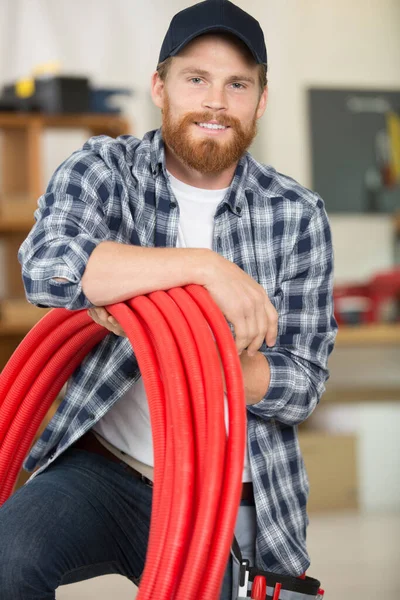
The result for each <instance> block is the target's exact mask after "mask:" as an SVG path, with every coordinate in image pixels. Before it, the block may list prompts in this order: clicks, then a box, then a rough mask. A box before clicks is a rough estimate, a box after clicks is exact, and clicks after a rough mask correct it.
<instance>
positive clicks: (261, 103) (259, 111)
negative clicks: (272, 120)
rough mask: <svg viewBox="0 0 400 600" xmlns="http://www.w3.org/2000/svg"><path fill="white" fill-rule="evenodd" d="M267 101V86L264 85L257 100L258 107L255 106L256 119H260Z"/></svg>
mask: <svg viewBox="0 0 400 600" xmlns="http://www.w3.org/2000/svg"><path fill="white" fill-rule="evenodd" d="M267 101H268V86H267V85H266V86H265V88H264V90H263V93H262V94H261V97H260V100H259V101H258V108H257V113H256V117H257V119H260V118H261V117H262V116H263V114H264V112H265V109H266V108H267Z"/></svg>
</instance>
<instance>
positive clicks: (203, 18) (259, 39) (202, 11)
mask: <svg viewBox="0 0 400 600" xmlns="http://www.w3.org/2000/svg"><path fill="white" fill-rule="evenodd" d="M217 31H221V32H228V33H231V34H233V35H235V36H237V37H238V38H239V39H241V40H242V42H244V43H245V44H246V46H247V47H248V49H249V50H250V52H251V53H252V55H253V56H254V59H255V61H256V62H257V63H266V62H267V49H266V47H265V40H264V34H263V31H262V29H261V26H260V23H259V22H258V21H257V20H256V19H255V18H254V17H252V16H251V15H249V14H248V13H247V12H245V11H244V10H242V9H241V8H239V7H238V6H236V5H235V4H233V2H229V0H205V1H204V2H199V3H198V4H194V5H193V6H189V8H185V9H184V10H181V11H180V12H178V13H177V14H176V15H175V16H174V17H173V19H172V21H171V23H170V25H169V28H168V31H167V33H166V36H165V38H164V41H163V44H162V47H161V52H160V57H159V59H158V62H159V63H161V62H163V61H164V60H165V59H167V58H168V57H169V56H175V55H176V54H178V52H179V51H180V50H182V48H183V47H184V46H186V44H188V43H189V42H191V41H192V40H193V39H194V38H196V37H198V36H199V35H202V34H203V33H211V32H217Z"/></svg>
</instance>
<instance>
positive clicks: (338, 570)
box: [56, 513, 400, 600]
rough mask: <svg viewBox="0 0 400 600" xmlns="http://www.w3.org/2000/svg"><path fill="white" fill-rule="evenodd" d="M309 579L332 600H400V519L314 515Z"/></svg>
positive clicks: (78, 587)
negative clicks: (312, 579) (318, 584)
mask: <svg viewBox="0 0 400 600" xmlns="http://www.w3.org/2000/svg"><path fill="white" fill-rule="evenodd" d="M308 545H309V552H310V555H311V561H312V566H311V568H310V569H309V571H308V574H309V575H311V576H314V577H316V578H318V579H320V581H321V582H322V584H323V587H324V588H325V590H326V593H325V598H326V599H327V600H378V599H379V600H383V598H385V599H387V600H397V599H398V598H400V513H399V514H391V515H388V514H378V515H364V516H363V515H359V514H350V513H349V514H332V515H317V514H314V515H311V517H310V527H309V542H308ZM135 590H136V588H135V587H134V586H133V584H132V583H131V582H130V581H129V580H128V579H126V578H123V577H121V576H120V575H106V576H104V577H97V578H96V579H91V580H89V581H83V582H80V583H74V584H71V585H66V586H61V587H60V588H58V590H57V593H56V597H57V600H87V599H88V598H96V600H109V598H115V599H116V600H133V598H135V595H136V592H135Z"/></svg>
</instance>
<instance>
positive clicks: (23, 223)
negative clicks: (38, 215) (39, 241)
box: [0, 211, 35, 235]
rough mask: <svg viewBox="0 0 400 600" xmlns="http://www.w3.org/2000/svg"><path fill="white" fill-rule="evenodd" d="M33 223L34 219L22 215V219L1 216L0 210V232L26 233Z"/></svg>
mask: <svg viewBox="0 0 400 600" xmlns="http://www.w3.org/2000/svg"><path fill="white" fill-rule="evenodd" d="M34 224H35V219H34V218H33V213H32V217H31V218H30V219H29V218H27V217H24V218H23V219H10V218H7V217H5V218H3V217H2V214H1V211H0V233H2V234H4V235H7V234H13V233H28V232H29V231H30V230H31V229H32V227H33V225H34Z"/></svg>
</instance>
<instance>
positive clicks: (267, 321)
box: [204, 254, 278, 356]
mask: <svg viewBox="0 0 400 600" xmlns="http://www.w3.org/2000/svg"><path fill="white" fill-rule="evenodd" d="M214 256H215V262H214V266H213V268H212V269H211V270H210V274H209V276H208V281H207V282H206V284H205V285H204V287H205V288H206V290H208V292H209V293H210V295H211V296H212V298H213V299H214V300H215V302H216V303H217V304H218V306H219V308H220V309H221V311H222V313H223V314H224V315H225V317H226V318H227V319H228V321H230V323H232V325H233V327H234V331H235V341H236V347H237V349H238V353H239V354H241V353H242V352H243V350H244V349H245V348H247V351H248V353H249V355H250V356H255V354H256V352H257V351H258V349H259V348H260V347H261V345H262V343H263V341H264V339H265V341H266V343H267V346H273V345H274V344H275V342H276V337H277V334H278V313H277V311H276V310H275V307H274V306H273V305H272V303H271V301H270V299H269V298H268V296H267V294H266V292H265V290H264V288H263V287H262V286H261V285H259V284H258V283H257V282H256V281H254V279H253V278H252V277H250V275H248V274H247V273H245V272H244V271H243V270H242V269H240V267H238V266H237V265H235V264H234V263H231V262H230V261H229V260H227V259H225V258H223V257H222V256H220V255H218V254H215V255H214Z"/></svg>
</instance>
